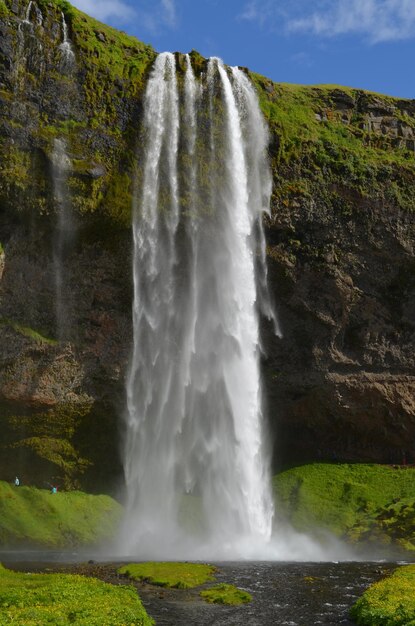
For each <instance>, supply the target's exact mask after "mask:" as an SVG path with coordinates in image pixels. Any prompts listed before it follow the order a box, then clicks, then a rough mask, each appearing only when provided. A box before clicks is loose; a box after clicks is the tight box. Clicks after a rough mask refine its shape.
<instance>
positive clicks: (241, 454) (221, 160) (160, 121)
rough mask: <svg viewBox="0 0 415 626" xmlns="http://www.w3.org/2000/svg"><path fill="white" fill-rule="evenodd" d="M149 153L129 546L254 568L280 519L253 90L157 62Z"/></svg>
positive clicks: (262, 137)
mask: <svg viewBox="0 0 415 626" xmlns="http://www.w3.org/2000/svg"><path fill="white" fill-rule="evenodd" d="M179 85H183V87H181V88H179ZM143 141H144V145H145V151H144V156H143V166H142V181H141V185H138V186H137V187H138V188H139V189H140V194H139V197H137V202H136V206H135V208H134V219H133V234H134V259H133V272H134V307H133V325H134V347H133V353H132V358H131V363H130V370H129V376H128V380H127V421H126V429H127V432H126V445H125V474H126V482H127V489H128V502H127V515H126V522H125V526H124V528H123V533H122V544H123V545H122V547H123V550H124V551H125V552H129V553H130V554H135V555H139V556H143V557H144V556H145V557H163V558H177V557H180V558H188V557H193V558H195V557H197V556H200V557H202V556H206V557H209V558H213V557H216V558H225V557H226V558H234V557H239V556H250V557H255V556H259V554H260V553H262V551H263V550H264V549H266V546H267V543H268V541H269V540H270V535H271V524H272V515H273V506H272V499H271V493H270V480H269V470H268V459H267V455H266V453H265V449H264V444H263V441H264V424H263V416H262V410H261V384H260V372H259V363H258V357H259V355H258V352H259V350H258V345H259V331H258V308H259V306H260V302H259V300H260V298H259V294H258V292H257V280H256V278H257V274H259V275H260V282H261V281H263V279H264V275H265V273H264V271H263V270H262V271H261V272H258V271H257V270H256V268H257V266H258V267H259V266H261V265H262V262H263V260H264V254H263V250H262V246H263V237H262V236H261V233H262V231H261V227H260V226H259V222H260V220H261V215H262V212H263V211H266V210H268V209H269V200H270V191H271V184H270V173H269V166H268V163H267V159H266V151H267V142H268V137H267V132H266V128H265V125H264V121H263V119H262V116H261V113H260V111H259V107H258V102H257V99H256V95H255V92H254V90H253V88H252V86H251V84H250V82H249V80H248V78H247V77H246V76H245V75H244V74H243V73H242V72H241V71H240V70H238V69H236V68H235V69H233V70H231V71H228V70H227V69H226V68H225V67H224V65H223V64H222V62H221V61H220V60H219V59H211V60H210V61H209V66H208V71H207V75H206V77H205V78H204V79H203V80H202V81H198V80H196V79H195V76H194V74H193V70H192V67H191V62H190V58H189V57H188V56H187V57H186V71H185V76H184V81H178V79H177V77H176V63H175V57H174V56H173V55H172V54H170V53H163V54H161V55H159V56H158V57H157V59H156V62H155V65H154V68H153V71H152V74H151V76H150V78H149V81H148V86H147V91H146V96H145V102H144V123H143ZM269 311H270V309H269ZM189 518H191V520H193V521H189Z"/></svg>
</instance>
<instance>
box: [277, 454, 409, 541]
mask: <svg viewBox="0 0 415 626" xmlns="http://www.w3.org/2000/svg"><path fill="white" fill-rule="evenodd" d="M274 490H275V494H276V498H277V513H278V516H279V517H280V518H282V519H288V520H289V521H290V522H291V523H292V524H293V526H294V527H295V528H296V529H298V530H300V531H303V530H310V529H313V528H314V529H325V530H329V531H331V532H333V533H334V534H336V535H337V536H343V537H347V538H348V539H349V540H351V541H352V542H359V541H361V540H369V541H376V542H380V543H384V544H388V543H390V542H392V543H394V544H395V545H396V547H401V548H403V549H410V550H414V549H415V469H412V468H405V469H393V468H391V467H389V466H381V465H360V464H356V465H347V464H346V465H331V464H318V463H316V464H313V465H305V466H302V467H296V468H293V469H290V470H288V471H285V472H282V473H281V474H279V475H278V476H276V477H275V478H274Z"/></svg>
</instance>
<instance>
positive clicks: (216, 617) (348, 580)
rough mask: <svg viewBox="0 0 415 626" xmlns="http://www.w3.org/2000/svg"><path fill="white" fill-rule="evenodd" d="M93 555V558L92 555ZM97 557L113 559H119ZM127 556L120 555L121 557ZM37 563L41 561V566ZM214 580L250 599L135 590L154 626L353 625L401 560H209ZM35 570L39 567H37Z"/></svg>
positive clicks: (47, 558) (34, 556)
mask: <svg viewBox="0 0 415 626" xmlns="http://www.w3.org/2000/svg"><path fill="white" fill-rule="evenodd" d="M89 558H92V559H93V558H94V555H86V554H82V555H81V554H76V553H73V554H68V553H54V554H53V556H52V553H49V554H47V553H35V552H32V553H30V552H25V553H13V552H9V553H0V562H2V563H4V564H5V565H6V566H8V565H10V566H12V567H13V568H16V569H19V562H24V563H25V567H24V569H25V571H30V569H28V565H29V564H30V562H31V563H32V564H33V565H35V564H37V565H38V566H40V570H41V569H43V567H45V566H46V563H48V570H49V571H50V569H49V566H52V569H53V568H54V566H58V565H59V566H62V564H65V563H66V564H74V563H76V562H80V561H83V562H86V561H87V560H88V559H89ZM95 558H96V557H95ZM97 561H100V562H105V563H109V562H111V564H113V566H114V570H115V569H116V567H117V562H120V561H121V559H109V558H103V557H102V555H101V557H99V558H98V559H97ZM128 561H129V562H131V561H132V559H122V562H124V563H125V562H128ZM42 562H43V565H42ZM213 564H214V565H216V567H217V573H216V579H217V581H218V582H219V583H220V582H226V583H230V584H233V585H236V586H237V587H239V588H241V589H244V590H246V591H248V592H249V593H250V594H251V595H252V597H253V600H252V602H251V603H249V604H246V605H242V606H237V607H233V606H230V607H228V606H222V605H214V604H207V603H205V602H203V601H202V600H201V599H200V597H199V595H198V591H192V592H189V593H184V592H182V591H181V590H171V591H169V592H166V591H167V590H166V591H165V590H162V589H159V590H158V588H154V587H153V588H150V587H149V586H146V585H143V586H142V587H139V588H138V592H139V594H140V597H141V599H142V601H143V604H144V606H145V608H146V609H147V612H148V613H149V615H151V616H152V617H153V618H154V619H155V621H156V626H193V625H195V626H317V625H322V626H341V625H349V626H350V625H353V624H354V622H353V621H351V620H350V619H349V611H350V608H351V607H352V605H353V604H354V603H355V601H356V600H357V598H358V597H359V596H361V594H362V593H363V591H364V590H365V589H366V588H367V587H369V586H370V585H371V584H372V583H373V582H375V581H377V580H379V579H380V578H382V577H383V576H385V575H387V574H388V573H390V572H391V571H392V570H393V569H395V568H396V567H398V566H399V565H403V564H404V562H348V561H346V562H329V563H301V562H292V563H291V562H252V561H242V562H235V563H230V562H226V563H213ZM38 571H39V570H38Z"/></svg>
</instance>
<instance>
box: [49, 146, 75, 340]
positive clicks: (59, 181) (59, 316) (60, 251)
mask: <svg viewBox="0 0 415 626" xmlns="http://www.w3.org/2000/svg"><path fill="white" fill-rule="evenodd" d="M71 169H72V163H71V160H70V158H69V156H68V154H67V147H66V143H65V141H64V140H63V139H55V140H54V150H53V153H52V177H53V187H54V198H55V204H56V213H57V223H56V230H55V237H54V248H53V266H54V277H55V316H56V334H57V337H58V339H59V340H60V341H62V340H63V339H65V338H66V334H67V329H68V293H67V289H65V286H66V285H67V276H65V274H66V272H65V261H66V259H67V256H68V253H69V251H70V249H71V244H72V241H73V236H74V223H73V219H72V215H71V210H70V203H69V200H68V188H67V178H68V174H69V173H70V171H71Z"/></svg>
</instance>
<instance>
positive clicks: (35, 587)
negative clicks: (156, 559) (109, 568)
mask: <svg viewBox="0 0 415 626" xmlns="http://www.w3.org/2000/svg"><path fill="white" fill-rule="evenodd" d="M0 623H1V624H2V626H6V625H7V624H19V626H45V625H46V624H54V625H61V626H66V625H68V626H69V625H70V624H79V625H80V626H81V625H83V626H102V625H105V626H121V625H122V624H124V625H128V626H150V625H151V624H154V622H153V620H152V619H151V618H150V617H149V616H148V615H147V613H146V611H145V610H144V608H143V605H142V604H141V601H140V599H139V597H138V595H137V593H136V591H135V590H134V589H133V588H132V587H123V586H119V587H115V586H112V585H109V584H106V583H104V582H101V581H98V580H96V579H94V578H84V577H82V576H72V575H67V574H21V573H17V572H11V571H9V570H6V569H4V568H3V567H2V566H1V565H0Z"/></svg>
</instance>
